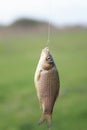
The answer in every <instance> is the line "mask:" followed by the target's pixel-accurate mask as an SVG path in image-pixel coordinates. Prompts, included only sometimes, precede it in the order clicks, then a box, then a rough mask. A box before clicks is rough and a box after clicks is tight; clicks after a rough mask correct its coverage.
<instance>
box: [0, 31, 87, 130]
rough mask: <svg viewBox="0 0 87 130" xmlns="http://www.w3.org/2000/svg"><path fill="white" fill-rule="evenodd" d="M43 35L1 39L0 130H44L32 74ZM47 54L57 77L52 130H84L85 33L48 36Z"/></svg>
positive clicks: (86, 105)
mask: <svg viewBox="0 0 87 130" xmlns="http://www.w3.org/2000/svg"><path fill="white" fill-rule="evenodd" d="M46 39H47V37H46V35H44V34H29V35H28V34H27V35H19V36H17V35H12V36H8V37H6V36H5V37H2V38H1V37H0V130H45V129H47V128H46V124H43V125H42V126H38V121H39V118H40V115H41V110H40V108H39V103H38V99H37V96H36V91H35V88H34V82H33V79H34V72H35V69H36V66H37V63H38V60H39V56H40V53H41V50H42V48H44V47H45V42H46ZM49 46H50V50H51V52H52V54H53V57H54V60H55V62H56V65H57V67H58V70H59V74H60V83H61V87H60V96H59V98H58V100H57V102H56V104H55V107H54V112H53V123H52V128H51V129H52V130H87V31H86V30H79V31H78V30H76V31H74V30H73V31H61V32H58V33H57V32H55V33H52V35H51V42H50V45H49Z"/></svg>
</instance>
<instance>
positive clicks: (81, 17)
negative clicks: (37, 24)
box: [0, 0, 87, 26]
mask: <svg viewBox="0 0 87 130" xmlns="http://www.w3.org/2000/svg"><path fill="white" fill-rule="evenodd" d="M19 18H29V19H36V20H42V21H49V22H50V23H53V24H55V25H59V26H63V25H75V24H76V25H86V26H87V0H0V24H2V25H9V24H11V23H12V22H13V21H14V20H16V19H19Z"/></svg>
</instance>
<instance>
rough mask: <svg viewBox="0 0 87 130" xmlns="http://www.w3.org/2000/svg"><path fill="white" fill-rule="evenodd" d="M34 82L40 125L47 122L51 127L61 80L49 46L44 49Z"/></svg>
mask: <svg viewBox="0 0 87 130" xmlns="http://www.w3.org/2000/svg"><path fill="white" fill-rule="evenodd" d="M34 84H35V89H36V93H37V97H38V100H39V104H40V108H41V109H42V115H41V118H40V120H39V123H38V124H39V125H41V124H42V123H44V122H46V124H47V127H48V128H50V127H51V124H52V113H53V107H54V104H55V101H56V99H57V97H58V95H59V88H60V80H59V73H58V70H57V67H56V65H55V62H54V59H53V57H52V55H51V53H50V50H49V48H48V47H45V48H44V49H42V52H41V56H40V59H39V62H38V65H37V68H36V71H35V76H34Z"/></svg>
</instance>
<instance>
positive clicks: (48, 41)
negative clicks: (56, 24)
mask: <svg viewBox="0 0 87 130" xmlns="http://www.w3.org/2000/svg"><path fill="white" fill-rule="evenodd" d="M50 2H51V1H50V0H49V8H48V13H49V14H48V15H49V21H48V30H47V42H46V46H47V47H48V46H49V43H50V33H51V24H50V16H51V14H50V11H51V9H50V8H51V6H50V5H51V4H50Z"/></svg>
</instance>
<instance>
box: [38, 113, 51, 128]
mask: <svg viewBox="0 0 87 130" xmlns="http://www.w3.org/2000/svg"><path fill="white" fill-rule="evenodd" d="M45 121H46V123H47V127H48V128H50V127H51V124H52V116H51V114H44V113H43V114H42V116H41V118H40V121H39V123H38V124H39V125H41V124H42V123H44V122H45Z"/></svg>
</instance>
